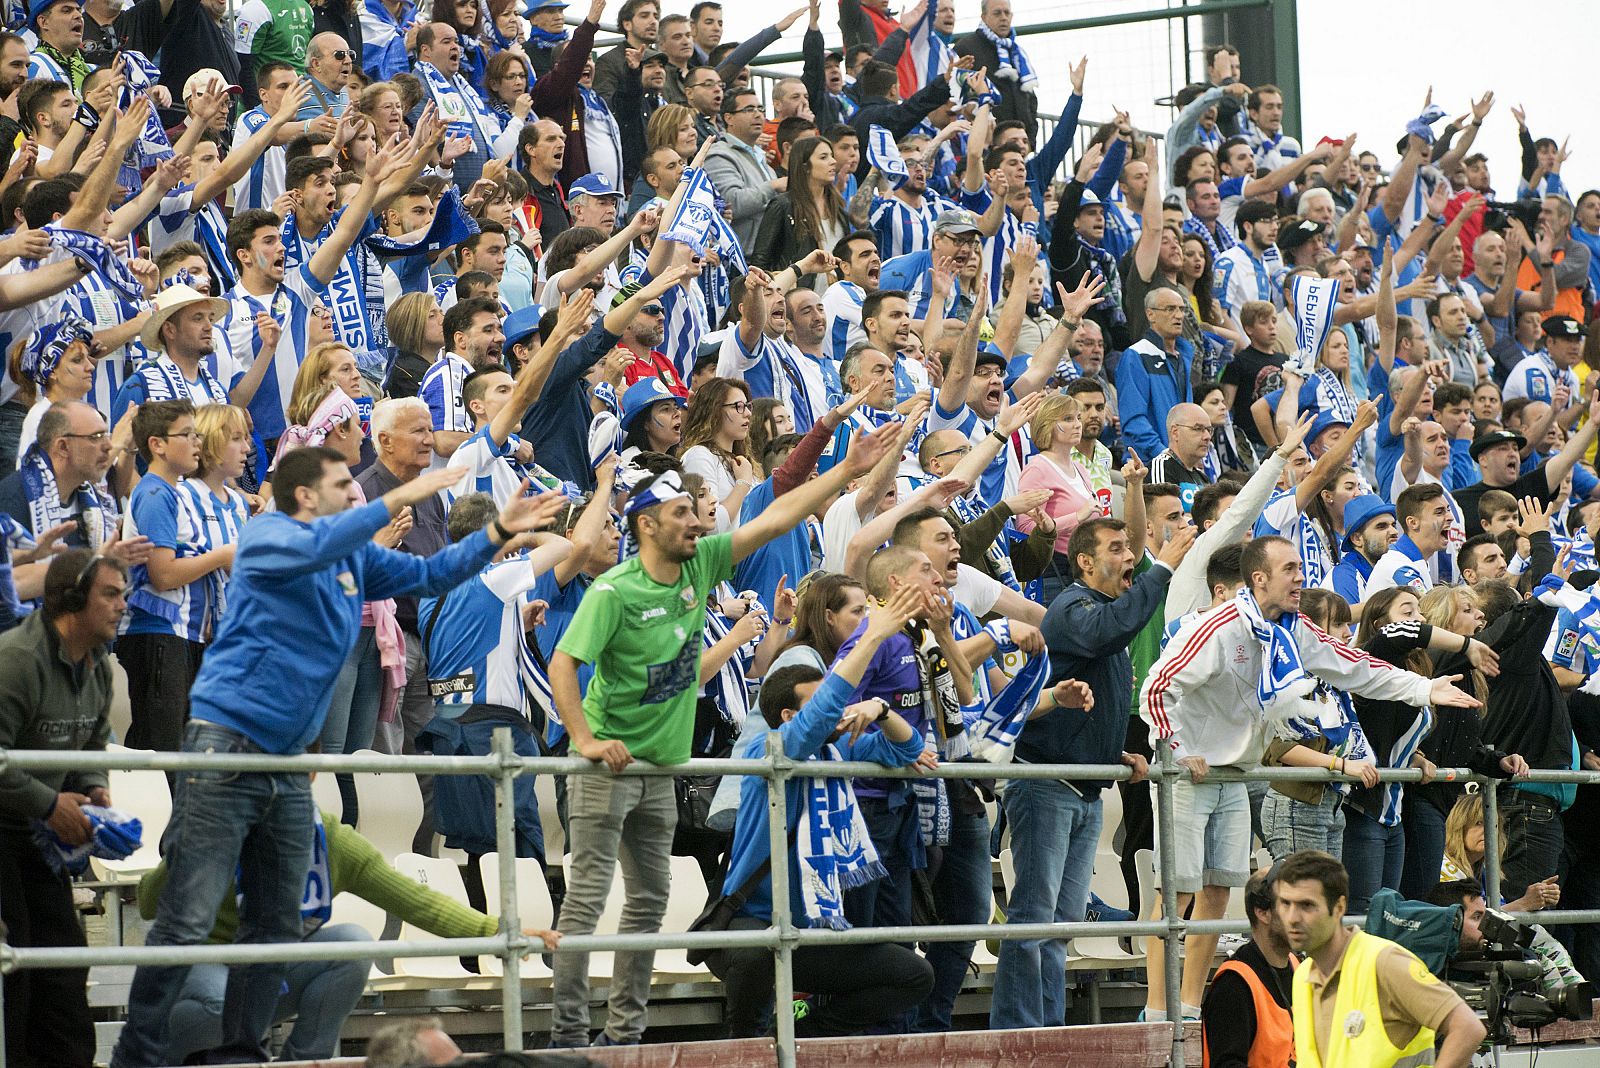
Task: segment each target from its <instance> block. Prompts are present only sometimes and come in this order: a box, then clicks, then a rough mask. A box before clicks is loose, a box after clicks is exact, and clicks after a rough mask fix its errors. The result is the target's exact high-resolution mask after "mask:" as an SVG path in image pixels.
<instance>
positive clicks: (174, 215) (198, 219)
mask: <svg viewBox="0 0 1600 1068" xmlns="http://www.w3.org/2000/svg"><path fill="white" fill-rule="evenodd" d="M180 241H193V242H196V243H197V244H199V246H200V247H201V248H203V249H205V252H206V263H207V265H208V266H209V267H210V269H211V276H212V277H213V278H216V279H218V280H219V282H218V284H217V286H216V289H218V290H221V289H225V288H227V287H228V286H231V285H233V283H234V271H233V270H232V265H231V264H230V263H229V261H228V220H226V219H224V218H223V217H222V209H221V208H219V207H217V202H216V201H214V200H210V201H207V202H206V203H204V204H201V205H200V206H199V207H198V208H197V207H196V206H195V203H194V185H193V183H189V182H186V183H184V184H183V185H180V186H178V188H176V189H174V190H173V191H172V192H171V193H168V194H167V195H166V196H164V197H162V198H161V205H160V207H158V208H157V209H156V220H155V225H154V226H152V227H151V228H150V252H151V255H152V258H153V257H155V256H159V255H160V254H161V253H162V252H164V251H166V250H167V249H169V248H171V247H172V246H173V245H176V244H177V243H178V242H180Z"/></svg>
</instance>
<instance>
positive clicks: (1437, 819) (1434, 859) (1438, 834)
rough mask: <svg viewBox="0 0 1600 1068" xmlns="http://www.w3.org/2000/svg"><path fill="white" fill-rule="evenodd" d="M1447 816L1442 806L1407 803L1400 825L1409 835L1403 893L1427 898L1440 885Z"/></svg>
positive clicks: (1401, 889) (1407, 895)
mask: <svg viewBox="0 0 1600 1068" xmlns="http://www.w3.org/2000/svg"><path fill="white" fill-rule="evenodd" d="M1444 816H1445V814H1444V813H1443V812H1441V811H1440V810H1439V806H1438V805H1435V804H1432V803H1430V802H1428V801H1418V802H1417V803H1416V804H1414V805H1407V806H1406V813H1405V819H1403V820H1401V821H1400V826H1402V827H1404V828H1405V834H1406V862H1405V867H1404V868H1403V869H1402V871H1401V873H1400V896H1401V897H1408V898H1411V899H1412V900H1413V901H1426V900H1427V899H1428V895H1429V894H1431V893H1433V888H1434V887H1436V886H1438V885H1439V869H1440V868H1442V867H1443V866H1444Z"/></svg>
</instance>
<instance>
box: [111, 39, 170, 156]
mask: <svg viewBox="0 0 1600 1068" xmlns="http://www.w3.org/2000/svg"><path fill="white" fill-rule="evenodd" d="M122 67H123V71H124V73H125V74H126V75H127V78H128V82H127V84H126V85H124V86H123V87H122V93H121V96H120V98H119V99H118V101H117V106H118V107H120V108H122V109H123V110H124V111H126V110H127V109H128V107H129V106H130V105H132V104H133V102H134V100H135V99H136V98H138V97H141V96H145V95H147V94H148V93H149V91H150V89H151V88H152V87H153V86H155V85H156V83H158V82H159V81H160V80H161V68H160V67H157V66H156V65H155V64H154V63H152V62H150V61H149V60H148V59H146V58H145V57H144V55H143V54H142V53H139V52H133V51H127V52H123V53H122ZM158 110H159V109H158V108H157V107H156V102H155V101H154V100H152V101H150V114H149V115H147V116H145V120H144V130H143V131H142V132H141V133H140V134H139V140H138V142H137V143H136V144H135V145H134V147H133V148H132V149H131V150H130V151H129V153H128V155H129V156H130V158H131V157H133V156H135V155H136V156H137V157H138V161H139V167H140V169H144V168H149V167H154V166H155V165H156V164H157V163H160V162H161V161H162V160H165V159H171V158H172V142H171V141H169V140H168V139H167V131H166V128H165V127H163V126H162V125H161V116H160V115H159V114H158Z"/></svg>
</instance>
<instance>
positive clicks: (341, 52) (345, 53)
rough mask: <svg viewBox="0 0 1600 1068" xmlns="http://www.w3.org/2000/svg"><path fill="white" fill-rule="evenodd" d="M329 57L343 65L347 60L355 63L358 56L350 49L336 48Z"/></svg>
mask: <svg viewBox="0 0 1600 1068" xmlns="http://www.w3.org/2000/svg"><path fill="white" fill-rule="evenodd" d="M328 55H330V56H332V57H333V58H334V59H337V60H338V61H339V62H341V63H343V62H344V61H345V60H347V59H348V60H352V61H354V59H355V58H356V54H355V53H354V52H352V51H351V50H350V49H348V48H336V49H334V50H333V51H332V52H329V53H328Z"/></svg>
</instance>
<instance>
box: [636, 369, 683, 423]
mask: <svg viewBox="0 0 1600 1068" xmlns="http://www.w3.org/2000/svg"><path fill="white" fill-rule="evenodd" d="M662 401H672V402H673V403H674V404H676V405H677V406H678V407H680V408H686V407H688V405H689V402H688V401H686V400H684V399H683V398H682V397H680V396H678V395H677V394H676V393H674V392H672V391H671V390H669V389H668V388H667V387H666V386H664V385H662V384H661V379H659V378H656V377H654V376H651V377H649V378H641V379H639V381H637V382H635V383H634V384H633V385H631V386H629V387H628V389H627V391H626V392H624V393H623V394H622V429H623V430H627V429H628V428H629V427H630V426H631V425H632V424H633V421H634V419H635V418H637V417H638V415H639V414H640V413H641V412H647V411H649V410H650V407H651V405H654V404H659V403H661V402H662Z"/></svg>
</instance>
